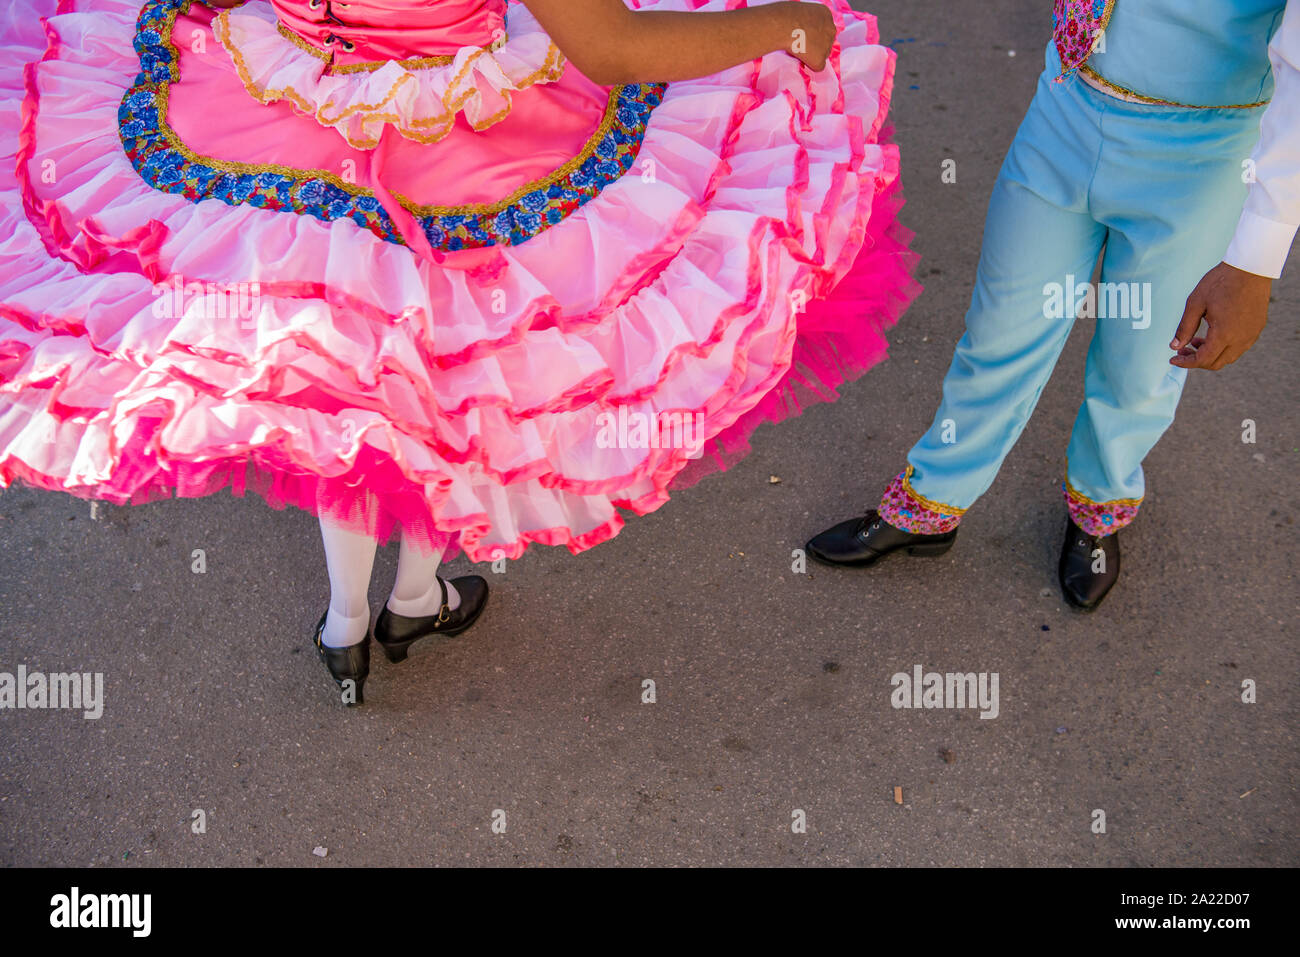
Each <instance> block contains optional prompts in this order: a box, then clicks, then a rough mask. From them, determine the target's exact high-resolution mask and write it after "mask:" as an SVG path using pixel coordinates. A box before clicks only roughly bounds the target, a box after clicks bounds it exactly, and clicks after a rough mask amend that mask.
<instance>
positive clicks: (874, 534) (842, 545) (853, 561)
mask: <svg viewBox="0 0 1300 957" xmlns="http://www.w3.org/2000/svg"><path fill="white" fill-rule="evenodd" d="M956 539H957V529H955V528H954V529H953V530H952V531H950V532H943V533H942V534H937V535H923V534H920V533H918V532H906V531H904V530H903V529H901V528H897V527H895V526H893V525H890V524H889V523H888V522H887V521H885V520H884V519H883V518H881V517H880V513H879V512H878V511H876V510H875V509H874V508H873V509H871V510H870V511H869V512H867V514H866V515H865V516H864V517H863V518H851V519H849V520H848V521H847V522H840V523H839V524H838V525H835V526H832V527H831V528H828V529H826V531H824V532H822V533H821V534H820V535H816V536H814V537H813V538H811V539H809V541H808V544H806V545H805V546H804V549H805V550H806V551H807V553H808V555H809V556H810V557H811V558H813V559H815V560H817V561H819V562H821V563H822V564H823V565H851V566H856V567H862V566H866V565H870V564H872V563H874V562H876V561H877V560H879V559H881V558H884V557H885V556H886V555H888V554H889V553H890V552H896V551H899V550H901V549H907V554H909V555H917V556H934V555H942V554H943V553H944V552H946V551H947V550H948V549H950V548H952V543H953V542H954V541H956Z"/></svg>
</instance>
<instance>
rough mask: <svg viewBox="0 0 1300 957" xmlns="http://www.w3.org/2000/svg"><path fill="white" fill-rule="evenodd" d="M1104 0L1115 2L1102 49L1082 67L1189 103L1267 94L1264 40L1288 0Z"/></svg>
mask: <svg viewBox="0 0 1300 957" xmlns="http://www.w3.org/2000/svg"><path fill="white" fill-rule="evenodd" d="M1108 2H1112V3H1113V4H1114V6H1113V7H1112V10H1111V15H1110V23H1109V24H1108V26H1107V27H1106V33H1105V52H1100V51H1099V52H1096V53H1094V54H1093V55H1092V57H1091V58H1090V59H1089V60H1088V65H1089V66H1091V67H1092V68H1093V69H1094V70H1095V71H1096V72H1097V73H1098V74H1100V75H1101V76H1103V77H1105V78H1106V79H1107V80H1109V81H1110V82H1111V83H1114V84H1115V85H1116V86H1120V87H1124V88H1125V89H1128V90H1131V91H1132V92H1134V93H1139V94H1142V95H1143V96H1150V97H1155V98H1157V99H1162V100H1171V101H1173V102H1176V103H1185V104H1188V105H1192V106H1237V105H1244V104H1247V103H1256V102H1259V101H1261V100H1267V99H1269V98H1270V97H1271V96H1272V95H1273V71H1272V69H1271V67H1270V65H1269V61H1268V42H1269V40H1270V39H1272V37H1273V32H1274V31H1275V30H1276V29H1277V28H1278V25H1279V24H1280V23H1281V22H1282V14H1283V12H1284V10H1285V8H1286V0H1108ZM1298 2H1300V0H1298ZM1052 58H1053V59H1054V58H1055V56H1054V54H1053V56H1052Z"/></svg>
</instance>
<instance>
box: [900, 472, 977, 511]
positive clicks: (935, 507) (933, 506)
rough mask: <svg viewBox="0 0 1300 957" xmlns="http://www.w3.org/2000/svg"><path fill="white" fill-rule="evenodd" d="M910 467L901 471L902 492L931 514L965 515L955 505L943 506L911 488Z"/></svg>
mask: <svg viewBox="0 0 1300 957" xmlns="http://www.w3.org/2000/svg"><path fill="white" fill-rule="evenodd" d="M912 472H913V469H912V466H911V465H910V464H909V465H908V466H907V468H906V469H905V470H904V471H903V491H905V492H906V493H907V494H908V495H910V496H912V498H914V499H916V500H917V501H918V502H920V503H921V504H922V505H924V506H925V507H926V508H928V509H929V510H930V511H932V512H939V513H940V514H942V515H965V514H966V509H964V508H958V507H957V506H955V505H945V504H944V503H943V502H936V501H935V500H934V499H932V498H926V497H925V496H924V495H922V494H921V493H920V492H918V491H917V490H916V489H914V488H912Z"/></svg>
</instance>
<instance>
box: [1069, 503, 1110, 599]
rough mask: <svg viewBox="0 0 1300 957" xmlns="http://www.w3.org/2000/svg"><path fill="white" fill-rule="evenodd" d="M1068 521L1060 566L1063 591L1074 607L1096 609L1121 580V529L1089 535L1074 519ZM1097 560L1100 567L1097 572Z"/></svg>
mask: <svg viewBox="0 0 1300 957" xmlns="http://www.w3.org/2000/svg"><path fill="white" fill-rule="evenodd" d="M1068 522H1069V524H1067V525H1066V528H1065V542H1064V543H1063V544H1062V545H1061V561H1060V564H1059V565H1058V566H1057V577H1058V578H1059V579H1060V581H1061V594H1063V595H1064V596H1065V600H1066V601H1068V602H1069V603H1070V604H1071V605H1073V606H1074V607H1075V608H1078V609H1079V610H1081V611H1094V610H1096V608H1097V606H1098V605H1100V604H1101V601H1102V599H1103V598H1105V597H1106V594H1107V593H1108V592H1109V591H1110V590H1111V589H1112V588H1113V587H1114V586H1115V582H1116V581H1117V580H1118V579H1119V532H1111V533H1110V534H1109V535H1089V534H1088V533H1087V532H1085V531H1084V530H1083V529H1081V528H1080V527H1079V526H1078V525H1075V524H1074V519H1069V520H1068ZM1098 550H1100V551H1101V555H1100V556H1099V555H1097V554H1096V553H1097V551H1098ZM1098 562H1100V564H1101V568H1100V570H1097V571H1094V567H1095V566H1096V565H1097V563H1098Z"/></svg>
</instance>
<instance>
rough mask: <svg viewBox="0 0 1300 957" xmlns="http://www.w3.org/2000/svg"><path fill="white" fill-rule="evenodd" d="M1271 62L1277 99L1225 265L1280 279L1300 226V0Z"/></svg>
mask: <svg viewBox="0 0 1300 957" xmlns="http://www.w3.org/2000/svg"><path fill="white" fill-rule="evenodd" d="M1268 58H1269V60H1270V61H1271V62H1272V64H1273V82H1274V90H1273V99H1272V101H1271V102H1270V103H1269V105H1268V106H1267V107H1266V108H1265V110H1264V116H1263V119H1262V120H1261V121H1260V133H1259V144H1258V145H1257V146H1256V147H1255V152H1254V153H1253V154H1252V155H1251V160H1252V162H1253V166H1254V171H1255V179H1254V181H1253V182H1252V183H1251V184H1250V191H1249V192H1248V193H1247V195H1246V204H1245V207H1244V208H1243V209H1242V211H1241V219H1240V220H1239V221H1238V223H1237V232H1236V233H1235V234H1234V235H1233V237H1232V242H1231V243H1229V245H1228V251H1227V252H1226V253H1224V255H1223V261H1224V262H1226V263H1227V264H1228V265H1229V266H1236V267H1237V268H1238V269H1244V270H1245V271H1246V272H1252V273H1255V274H1256V275H1259V276H1268V277H1270V278H1272V279H1277V278H1278V277H1279V276H1281V275H1282V266H1283V265H1284V264H1285V263H1286V257H1287V253H1288V252H1289V251H1290V249H1291V243H1292V241H1293V240H1294V239H1295V234H1296V226H1297V225H1298V224H1300V0H1288V2H1287V5H1286V10H1285V11H1284V12H1283V14H1282V25H1281V26H1280V27H1278V29H1277V32H1275V33H1274V34H1273V39H1272V41H1271V42H1270V43H1269V45H1268Z"/></svg>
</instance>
